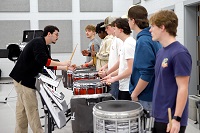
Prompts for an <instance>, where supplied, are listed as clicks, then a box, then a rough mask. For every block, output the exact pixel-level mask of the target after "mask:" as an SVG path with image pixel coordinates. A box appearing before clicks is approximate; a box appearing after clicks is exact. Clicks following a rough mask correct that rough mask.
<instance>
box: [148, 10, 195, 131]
mask: <svg viewBox="0 0 200 133" xmlns="http://www.w3.org/2000/svg"><path fill="white" fill-rule="evenodd" d="M150 23H151V24H152V27H151V29H150V32H151V34H152V40H154V41H159V42H160V43H161V44H162V46H163V48H162V49H160V50H159V51H158V53H157V58H156V65H155V84H154V92H153V117H154V118H155V122H154V131H153V132H154V133H163V132H173V133H174V132H175V133H178V132H180V133H184V132H185V129H186V126H187V120H188V86H189V79H190V74H191V69H192V59H191V55H190V54H189V52H188V50H187V49H186V48H185V47H184V46H183V45H182V44H180V43H179V42H178V41H176V39H175V37H176V32H177V26H178V18H177V16H176V14H175V13H174V12H173V11H169V10H162V11H159V12H157V13H155V14H154V15H153V16H152V17H151V18H150ZM168 108H171V112H172V118H173V119H172V123H171V126H170V124H169V120H168Z"/></svg>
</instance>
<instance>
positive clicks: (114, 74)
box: [110, 69, 118, 77]
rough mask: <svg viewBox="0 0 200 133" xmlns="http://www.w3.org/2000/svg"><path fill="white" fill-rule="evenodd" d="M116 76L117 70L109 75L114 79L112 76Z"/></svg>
mask: <svg viewBox="0 0 200 133" xmlns="http://www.w3.org/2000/svg"><path fill="white" fill-rule="evenodd" d="M117 75H118V69H117V70H116V71H114V72H112V73H111V74H110V76H111V77H114V76H117Z"/></svg>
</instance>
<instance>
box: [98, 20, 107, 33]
mask: <svg viewBox="0 0 200 133" xmlns="http://www.w3.org/2000/svg"><path fill="white" fill-rule="evenodd" d="M102 25H104V22H100V23H98V24H97V26H96V33H97V34H98V33H101V32H102V31H103V32H106V31H105V27H101V26H102Z"/></svg>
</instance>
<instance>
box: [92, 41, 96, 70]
mask: <svg viewBox="0 0 200 133" xmlns="http://www.w3.org/2000/svg"><path fill="white" fill-rule="evenodd" d="M93 51H94V43H92V52H93ZM92 58H93V66H94V65H95V57H92Z"/></svg>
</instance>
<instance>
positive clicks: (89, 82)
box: [77, 79, 101, 84]
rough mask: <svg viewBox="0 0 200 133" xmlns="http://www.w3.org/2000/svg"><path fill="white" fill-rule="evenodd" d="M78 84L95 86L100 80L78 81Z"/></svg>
mask: <svg viewBox="0 0 200 133" xmlns="http://www.w3.org/2000/svg"><path fill="white" fill-rule="evenodd" d="M77 82H78V83H81V84H84V83H85V84H95V83H99V82H101V80H100V79H88V80H78V81H77Z"/></svg>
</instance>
